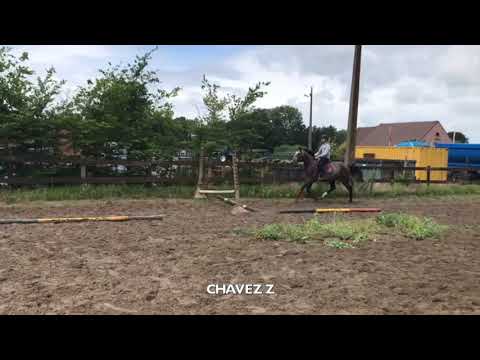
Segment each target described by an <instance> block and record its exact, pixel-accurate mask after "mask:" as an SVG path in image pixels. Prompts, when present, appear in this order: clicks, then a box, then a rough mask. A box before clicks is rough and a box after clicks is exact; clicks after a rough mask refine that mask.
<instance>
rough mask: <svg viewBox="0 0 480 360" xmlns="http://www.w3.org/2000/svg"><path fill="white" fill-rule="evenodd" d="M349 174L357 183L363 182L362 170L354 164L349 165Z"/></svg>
mask: <svg viewBox="0 0 480 360" xmlns="http://www.w3.org/2000/svg"><path fill="white" fill-rule="evenodd" d="M349 169H350V174H352V177H353V178H356V179H357V181H360V182H363V174H362V170H360V168H359V167H358V166H357V164H355V162H353V163H351V164H350V168H349Z"/></svg>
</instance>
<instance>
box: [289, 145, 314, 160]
mask: <svg viewBox="0 0 480 360" xmlns="http://www.w3.org/2000/svg"><path fill="white" fill-rule="evenodd" d="M308 155H311V156H313V153H312V151H310V150H308V149H305V148H302V147H299V148H298V150H297V151H295V154H293V161H294V162H305V158H306V157H308Z"/></svg>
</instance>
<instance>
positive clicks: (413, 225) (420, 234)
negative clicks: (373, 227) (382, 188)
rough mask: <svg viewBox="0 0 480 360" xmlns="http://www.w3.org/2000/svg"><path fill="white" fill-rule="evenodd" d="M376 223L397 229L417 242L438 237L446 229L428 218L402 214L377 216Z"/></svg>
mask: <svg viewBox="0 0 480 360" xmlns="http://www.w3.org/2000/svg"><path fill="white" fill-rule="evenodd" d="M377 222H378V223H379V224H381V225H384V226H386V227H389V228H395V229H398V230H399V231H400V232H401V233H402V234H404V235H406V236H408V237H410V238H414V239H417V240H423V239H427V238H436V237H439V236H440V235H441V234H442V232H444V231H445V230H446V229H447V226H446V225H440V224H437V223H436V222H435V221H434V220H432V219H430V218H427V217H423V218H419V217H417V216H413V215H408V214H402V213H387V214H381V215H378V216H377Z"/></svg>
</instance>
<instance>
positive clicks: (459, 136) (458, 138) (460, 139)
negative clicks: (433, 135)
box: [448, 131, 468, 144]
mask: <svg viewBox="0 0 480 360" xmlns="http://www.w3.org/2000/svg"><path fill="white" fill-rule="evenodd" d="M453 133H454V132H453V131H450V132H448V137H449V138H450V140H452V141H453ZM455 143H456V144H468V138H467V137H466V136H465V135H464V134H463V133H461V132H460V131H456V132H455Z"/></svg>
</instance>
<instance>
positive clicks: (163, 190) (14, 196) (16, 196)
mask: <svg viewBox="0 0 480 360" xmlns="http://www.w3.org/2000/svg"><path fill="white" fill-rule="evenodd" d="M300 186H301V184H299V183H290V184H276V185H248V184H244V185H241V186H240V196H241V197H243V198H260V199H276V198H286V199H293V198H295V197H296V195H297V193H298V191H299V189H300ZM229 187H231V186H228V185H224V186H218V188H220V189H221V188H229ZM327 189H328V184H325V183H318V184H315V185H314V187H313V188H312V191H313V192H314V193H315V194H316V195H317V196H320V195H321V194H322V193H323V192H324V191H326V190H327ZM194 191H195V186H188V185H185V186H183V185H182V186H143V185H134V184H131V185H73V186H51V187H38V188H19V189H8V188H4V189H1V190H0V201H1V202H6V203H10V204H11V203H17V202H28V201H63V200H95V199H152V198H177V199H182V198H183V199H191V198H193V194H194ZM457 195H480V185H461V184H448V185H444V184H431V185H430V186H427V185H425V184H412V185H405V184H398V183H396V184H393V185H391V184H375V186H374V188H373V190H372V191H370V189H369V187H368V186H366V184H356V189H355V190H354V198H397V197H406V196H418V197H436V196H457ZM328 198H332V199H335V198H342V199H346V198H347V191H346V190H345V189H344V188H343V186H342V185H338V186H337V189H336V191H334V192H333V193H331V194H329V196H328Z"/></svg>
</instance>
